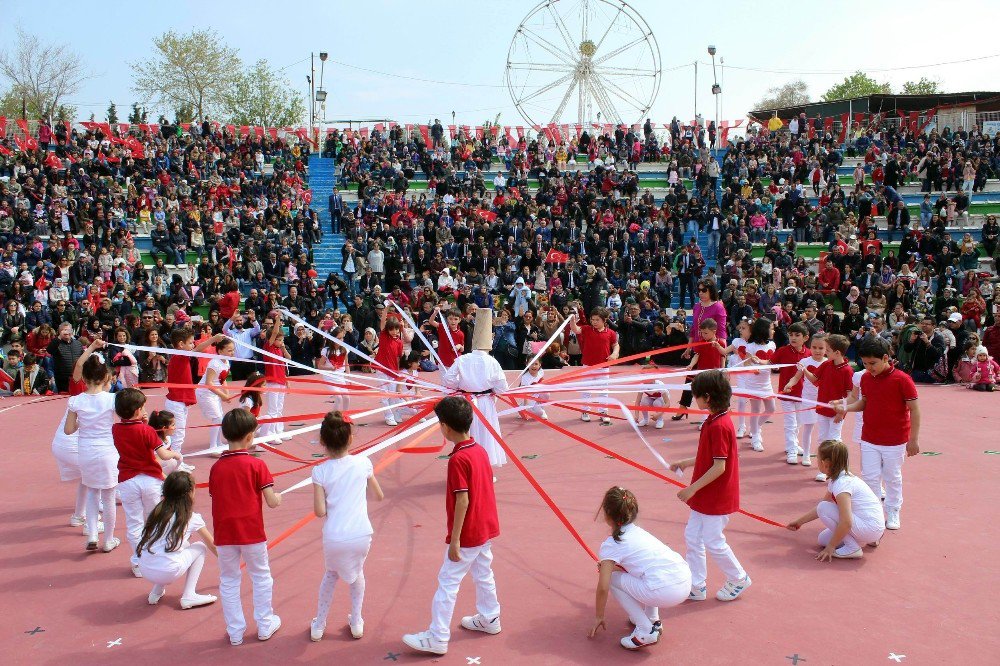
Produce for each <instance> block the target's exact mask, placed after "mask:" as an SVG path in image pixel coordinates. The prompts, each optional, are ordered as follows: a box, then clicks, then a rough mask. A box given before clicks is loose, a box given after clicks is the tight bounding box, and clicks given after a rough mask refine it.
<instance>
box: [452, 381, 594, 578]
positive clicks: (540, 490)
mask: <svg viewBox="0 0 1000 666" xmlns="http://www.w3.org/2000/svg"><path fill="white" fill-rule="evenodd" d="M469 404H470V405H472V411H474V412H475V413H476V416H477V417H478V418H479V420H480V421H482V423H483V425H484V426H485V427H486V429H487V430H488V431H489V433H490V434H491V435H493V438H494V439H496V441H497V444H499V445H500V446H501V447H503V450H504V451H505V452H506V453H507V459H508V460H510V462H512V463H514V466H515V467H517V469H518V470H520V472H521V474H523V475H524V478H525V479H527V480H528V483H529V484H531V487H532V488H534V489H535V492H537V493H538V496H539V497H541V498H542V501H543V502H545V503H546V504H547V505H548V507H549V508H550V509H552V512H553V513H555V514H556V517H557V518H559V521H560V522H562V524H563V525H564V526H565V527H566V529H567V530H569V533H570V534H571V535H573V538H574V539H576V542H577V543H579V544H580V546H581V547H582V548H583V549H584V550H585V551H587V554H588V555H590V557H591V559H593V560H594V561H595V562H596V561H597V555H596V554H594V551H593V550H591V549H590V546H588V545H587V542H586V541H584V540H583V537H582V536H580V533H579V532H577V531H576V528H575V527H573V523H571V522H570V521H569V518H567V517H566V515H565V514H564V513H563V512H562V510H560V509H559V507H558V506H556V503H555V502H553V501H552V498H551V497H549V495H548V493H546V492H545V490H544V489H543V488H542V486H541V485H540V484H539V483H538V481H536V480H535V477H533V476H532V475H531V473H530V472H529V471H528V468H527V467H525V466H524V464H523V463H522V462H521V461H520V460H518V458H517V455H516V454H515V453H514V452H513V451H511V449H510V447H509V446H507V442H505V441H504V440H503V438H502V437H501V436H500V433H498V432H497V431H496V429H495V428H494V427H493V425H492V424H491V423H490V422H489V420H488V419H487V418H486V417H485V416H483V413H482V412H481V411H480V410H479V408H478V407H476V403H475V402H473V401H471V400H470V401H469Z"/></svg>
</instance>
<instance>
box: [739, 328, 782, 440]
mask: <svg viewBox="0 0 1000 666" xmlns="http://www.w3.org/2000/svg"><path fill="white" fill-rule="evenodd" d="M773 337H774V322H772V321H771V320H770V319H767V318H765V317H761V318H760V319H757V320H756V321H754V323H753V324H751V326H750V337H749V338H748V339H747V351H746V360H745V362H744V364H745V365H747V366H749V367H754V366H761V367H762V369H761V370H760V371H758V372H747V373H745V375H746V379H744V380H743V381H744V386H745V387H746V388H747V389H749V390H751V391H753V392H754V393H755V394H757V395H755V396H754V397H752V398H750V411H751V412H752V413H753V416H751V417H750V448H752V449H753V450H754V451H763V450H764V435H763V434H762V432H761V429H762V428H763V427H764V423H765V422H766V421H767V420H768V419H769V418H771V415H772V414H774V409H775V402H774V387H773V386H772V385H771V357H772V356H774V351H775V346H774V340H772V339H771V338H773Z"/></svg>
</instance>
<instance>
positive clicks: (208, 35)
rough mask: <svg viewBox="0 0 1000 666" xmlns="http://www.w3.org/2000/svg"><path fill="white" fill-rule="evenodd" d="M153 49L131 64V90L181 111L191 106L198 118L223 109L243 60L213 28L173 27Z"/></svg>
mask: <svg viewBox="0 0 1000 666" xmlns="http://www.w3.org/2000/svg"><path fill="white" fill-rule="evenodd" d="M153 49H154V50H153V55H152V56H151V57H150V58H148V59H146V60H143V61H140V62H135V63H132V89H133V90H134V91H135V92H137V93H138V94H140V95H142V96H143V101H145V102H148V101H150V100H156V101H157V102H158V103H159V104H161V105H162V106H164V107H167V108H173V109H175V110H178V111H180V110H184V109H186V108H187V107H189V108H190V109H191V110H192V113H193V114H194V117H197V118H205V117H206V116H208V115H209V114H212V113H216V112H217V111H218V110H219V109H221V108H222V105H223V102H224V100H225V97H226V95H227V94H228V93H229V90H230V88H231V87H232V83H233V79H234V78H235V77H236V75H237V74H238V73H239V71H240V68H241V63H240V59H239V57H238V55H237V51H236V49H232V48H229V47H228V46H226V44H225V43H224V42H223V41H222V38H221V37H219V35H218V34H217V33H216V32H215V31H214V30H210V29H205V30H192V31H191V32H190V33H189V34H186V35H179V34H177V33H176V32H174V31H173V30H170V31H168V32H165V33H164V34H162V35H160V36H159V37H157V38H155V39H154V40H153ZM185 122H188V121H187V120H185Z"/></svg>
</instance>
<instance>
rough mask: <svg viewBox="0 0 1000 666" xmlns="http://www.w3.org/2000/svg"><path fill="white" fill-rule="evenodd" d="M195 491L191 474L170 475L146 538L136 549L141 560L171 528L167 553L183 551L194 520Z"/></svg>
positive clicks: (149, 521)
mask: <svg viewBox="0 0 1000 666" xmlns="http://www.w3.org/2000/svg"><path fill="white" fill-rule="evenodd" d="M194 488H195V485H194V477H193V476H191V475H190V474H188V473H187V472H181V471H177V472H171V473H170V474H168V475H167V478H166V479H165V480H164V481H163V499H162V500H160V503H159V504H157V505H156V506H155V507H153V510H152V511H151V512H150V514H149V517H148V518H146V524H145V525H144V526H143V528H142V536H141V537H139V544H138V545H137V546H136V547H135V553H136V555H137V556H140V557H141V556H142V551H143V550H148V549H149V547H150V546H151V545H152V544H154V543H156V542H157V541H158V540H159V539H160V538H161V537H163V535H164V533H165V532H166V531H167V527H168V526H169V527H170V534H169V535H168V536H167V543H166V548H165V550H166V551H167V552H173V551H176V550H177V549H178V548H180V546H181V544H182V543H183V542H184V533H185V530H186V529H187V524H188V522H189V521H190V520H191V510H192V508H193V506H194V497H193V493H194ZM171 521H173V522H172V523H171Z"/></svg>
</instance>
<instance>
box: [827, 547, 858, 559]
mask: <svg viewBox="0 0 1000 666" xmlns="http://www.w3.org/2000/svg"><path fill="white" fill-rule="evenodd" d="M833 556H834V557H836V558H837V559H840V560H857V559H860V558H862V557H864V556H865V554H864V553H863V552H862V551H861V549H860V548H858V549H857V550H855V551H852V552H850V553H844V554H843V555H841V553H840V549H839V548H838V549H837V550H835V551H833Z"/></svg>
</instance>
